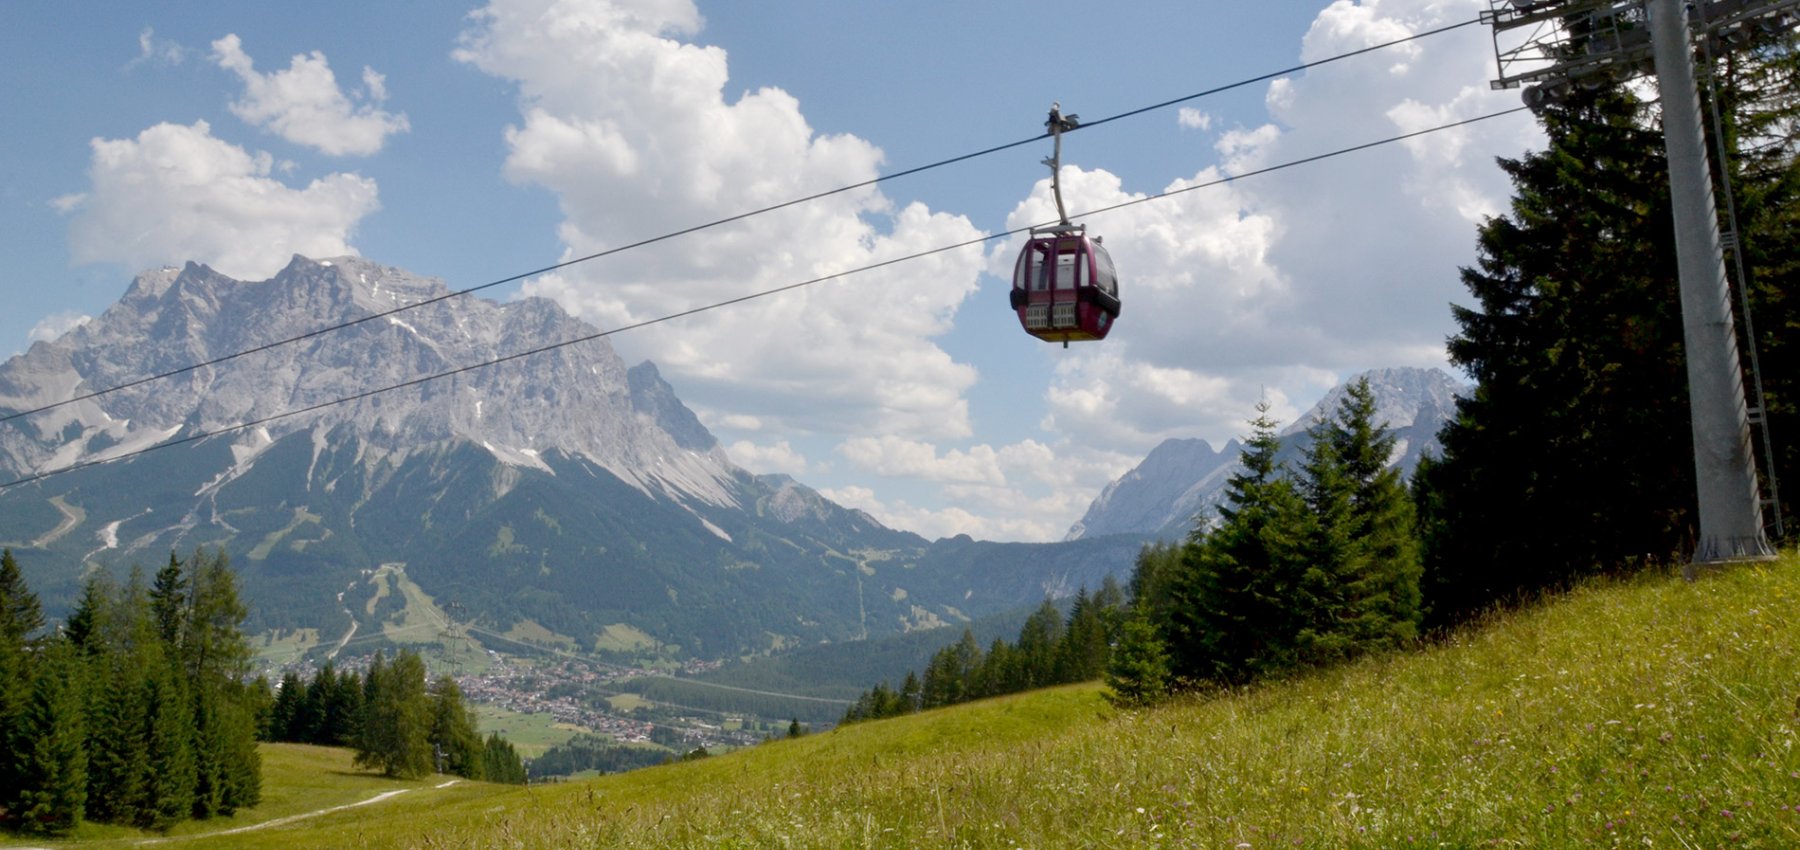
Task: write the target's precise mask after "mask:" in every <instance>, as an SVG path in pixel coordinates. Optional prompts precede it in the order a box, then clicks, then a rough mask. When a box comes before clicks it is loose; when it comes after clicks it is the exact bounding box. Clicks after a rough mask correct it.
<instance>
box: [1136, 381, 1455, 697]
mask: <svg viewBox="0 0 1800 850" xmlns="http://www.w3.org/2000/svg"><path fill="white" fill-rule="evenodd" d="M1374 422H1375V399H1374V394H1373V392H1372V391H1371V390H1370V389H1369V383H1368V381H1367V380H1366V379H1364V380H1361V381H1358V382H1356V383H1354V384H1351V385H1350V386H1349V388H1348V392H1347V393H1346V394H1345V396H1344V398H1343V400H1342V401H1341V402H1340V403H1339V405H1338V409H1337V410H1336V411H1334V412H1333V414H1332V416H1331V417H1329V418H1327V419H1326V420H1325V421H1323V422H1321V423H1320V424H1319V425H1318V426H1316V427H1315V428H1314V429H1313V431H1312V434H1311V436H1312V438H1313V439H1312V443H1311V445H1310V446H1309V447H1308V449H1307V452H1306V455H1305V457H1304V458H1303V460H1302V462H1301V464H1300V468H1299V469H1298V470H1293V471H1291V472H1290V471H1287V470H1284V469H1282V468H1281V466H1280V465H1279V464H1278V463H1277V462H1276V453H1277V452H1278V451H1279V450H1280V448H1281V441H1280V439H1279V438H1278V437H1277V436H1276V433H1275V427H1276V423H1275V422H1274V421H1273V420H1271V419H1270V418H1269V416H1268V407H1267V405H1266V404H1264V405H1259V406H1258V407H1257V417H1256V419H1254V420H1252V421H1251V423H1250V425H1251V437H1250V440H1249V441H1248V442H1247V443H1246V444H1245V447H1244V454H1243V457H1242V460H1241V462H1242V465H1243V468H1242V469H1241V470H1240V471H1239V472H1237V473H1236V474H1235V475H1233V476H1231V478H1230V480H1229V481H1228V482H1227V484H1226V491H1225V500H1226V503H1225V504H1224V505H1223V506H1221V507H1220V509H1219V522H1218V524H1217V525H1216V526H1213V527H1210V528H1208V527H1206V526H1201V527H1197V528H1196V529H1195V530H1194V532H1193V533H1192V534H1190V535H1189V537H1188V540H1187V542H1186V543H1185V544H1184V545H1182V546H1178V547H1152V548H1150V549H1147V550H1146V551H1145V552H1144V553H1143V554H1142V555H1140V557H1139V558H1138V565H1137V570H1136V573H1135V574H1134V576H1133V578H1132V588H1131V589H1132V595H1133V607H1132V617H1133V619H1134V620H1135V621H1136V622H1137V626H1136V627H1135V628H1133V629H1128V630H1126V631H1125V633H1124V634H1123V637H1124V638H1125V639H1124V640H1122V641H1121V643H1120V644H1119V647H1118V649H1119V651H1118V652H1116V653H1115V654H1114V658H1113V659H1112V661H1113V663H1112V665H1111V668H1112V669H1111V671H1110V675H1109V682H1111V683H1112V684H1113V686H1114V691H1115V693H1116V694H1118V696H1119V698H1120V699H1122V700H1123V701H1126V702H1142V701H1144V700H1147V699H1152V698H1154V697H1155V695H1157V694H1159V693H1161V692H1162V691H1163V690H1164V689H1166V688H1167V687H1168V686H1169V685H1170V684H1171V683H1203V682H1211V683H1217V684H1225V685H1236V684H1243V683H1245V682H1249V681H1252V680H1254V679H1257V678H1261V677H1264V676H1269V675H1274V674H1279V673H1282V672H1285V671H1289V670H1293V669H1296V668H1300V667H1306V666H1313V665H1320V664H1328V663H1332V662H1336V661H1342V660H1345V659H1348V658H1352V657H1355V656H1357V655H1360V654H1363V653H1367V652H1372V651H1379V650H1384V649H1391V648H1394V647H1398V646H1401V645H1403V644H1405V643H1407V642H1409V641H1411V640H1412V639H1413V638H1415V637H1416V636H1417V635H1418V633H1419V624H1420V622H1421V619H1422V616H1423V613H1422V606H1421V598H1420V591H1419V578H1420V566H1419V546H1418V540H1417V533H1416V530H1415V527H1414V526H1415V520H1414V513H1413V503H1412V497H1411V495H1410V494H1409V493H1408V491H1407V489H1406V486H1405V485H1404V484H1403V483H1402V481H1401V478H1400V473H1399V471H1398V470H1396V469H1393V468H1391V467H1389V466H1388V465H1387V460H1388V458H1389V457H1391V456H1392V454H1393V450H1394V438H1393V436H1392V435H1391V434H1388V433H1386V432H1385V431H1384V430H1383V429H1381V428H1379V427H1377V426H1376V425H1375V424H1374Z"/></svg>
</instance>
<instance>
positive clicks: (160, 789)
mask: <svg viewBox="0 0 1800 850" xmlns="http://www.w3.org/2000/svg"><path fill="white" fill-rule="evenodd" d="M144 693H145V703H146V704H147V705H148V708H149V712H150V713H149V717H148V718H147V720H148V722H149V727H148V729H146V730H145V735H144V738H145V744H146V748H147V751H148V752H147V755H148V762H149V766H150V771H149V774H148V779H149V781H148V783H147V785H146V794H145V801H144V805H143V806H142V807H140V808H139V809H138V812H137V825H138V826H142V827H144V828H146V829H157V830H166V829H168V828H169V827H171V826H174V825H175V824H177V823H179V822H181V821H184V820H187V819H188V818H189V817H191V816H192V815H193V812H194V806H195V802H196V801H195V789H196V787H197V785H198V783H199V775H198V769H197V767H196V765H195V759H194V727H193V716H194V715H193V710H192V708H191V703H190V702H189V698H188V693H187V689H186V688H184V687H182V683H181V682H180V681H179V680H178V679H176V678H175V676H174V674H173V671H172V670H171V669H170V668H169V667H168V666H166V665H164V664H155V665H152V669H151V670H149V671H147V675H146V678H145V692H144Z"/></svg>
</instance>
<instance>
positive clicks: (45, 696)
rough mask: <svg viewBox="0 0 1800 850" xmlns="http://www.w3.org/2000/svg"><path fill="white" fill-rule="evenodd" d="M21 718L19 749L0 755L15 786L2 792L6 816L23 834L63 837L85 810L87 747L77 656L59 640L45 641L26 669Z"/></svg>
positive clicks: (79, 665) (80, 673) (76, 824)
mask: <svg viewBox="0 0 1800 850" xmlns="http://www.w3.org/2000/svg"><path fill="white" fill-rule="evenodd" d="M32 668H33V669H32V671H31V674H32V675H31V678H30V686H31V694H30V700H29V701H28V703H27V705H26V710H25V715H24V731H25V733H26V738H25V741H24V746H23V747H21V748H19V749H17V750H11V751H9V752H8V753H7V754H6V757H7V758H8V760H10V761H12V762H13V763H14V765H15V767H14V769H13V770H12V771H10V773H11V774H12V775H13V776H14V777H15V778H16V781H17V782H18V783H19V784H18V785H17V786H15V787H13V788H11V789H8V792H7V797H8V798H10V800H9V811H13V810H15V809H12V808H11V807H13V806H16V811H17V813H18V816H17V822H18V824H19V826H20V827H21V828H22V829H24V830H26V831H29V832H40V833H47V834H60V833H66V832H68V831H70V830H72V829H74V828H75V827H76V826H78V825H79V824H80V823H81V820H82V814H83V811H84V809H85V807H86V805H87V745H86V740H85V738H86V735H85V732H84V730H83V728H82V724H83V712H82V702H83V690H84V689H83V677H82V669H81V668H82V665H81V659H80V655H79V653H78V652H77V651H76V650H75V648H74V647H72V646H70V645H69V643H68V642H67V641H64V640H51V641H48V642H47V643H46V644H45V646H44V647H43V649H42V652H41V654H40V657H39V658H38V660H37V663H35V664H33V665H32Z"/></svg>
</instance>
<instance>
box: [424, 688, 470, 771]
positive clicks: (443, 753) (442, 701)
mask: <svg viewBox="0 0 1800 850" xmlns="http://www.w3.org/2000/svg"><path fill="white" fill-rule="evenodd" d="M430 699H431V729H430V731H429V733H428V735H427V737H428V740H430V742H431V747H432V752H433V754H434V755H435V756H436V757H437V758H438V772H439V773H451V774H455V775H457V776H462V777H466V778H469V779H480V778H482V773H481V769H482V744H481V732H480V731H479V730H477V729H476V728H475V718H474V717H472V716H470V714H469V708H468V706H467V705H466V704H465V703H464V702H463V694H462V689H461V688H459V687H457V685H456V680H455V679H452V678H450V677H449V676H439V677H438V679H437V681H435V682H433V683H432V685H431V690H430Z"/></svg>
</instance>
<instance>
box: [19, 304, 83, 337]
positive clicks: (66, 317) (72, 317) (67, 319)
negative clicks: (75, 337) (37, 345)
mask: <svg viewBox="0 0 1800 850" xmlns="http://www.w3.org/2000/svg"><path fill="white" fill-rule="evenodd" d="M93 320H94V317H93V316H89V315H87V314H85V313H76V312H73V311H70V312H65V313H52V314H50V315H48V316H45V317H44V318H42V319H40V320H38V323H37V324H35V325H32V326H31V330H29V331H26V332H25V338H26V339H29V340H31V341H32V342H50V341H52V340H55V339H57V338H58V337H61V336H62V335H63V334H66V333H68V332H69V331H72V330H74V329H76V328H79V327H81V326H82V325H85V324H87V323H88V322H91V321H93Z"/></svg>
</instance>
